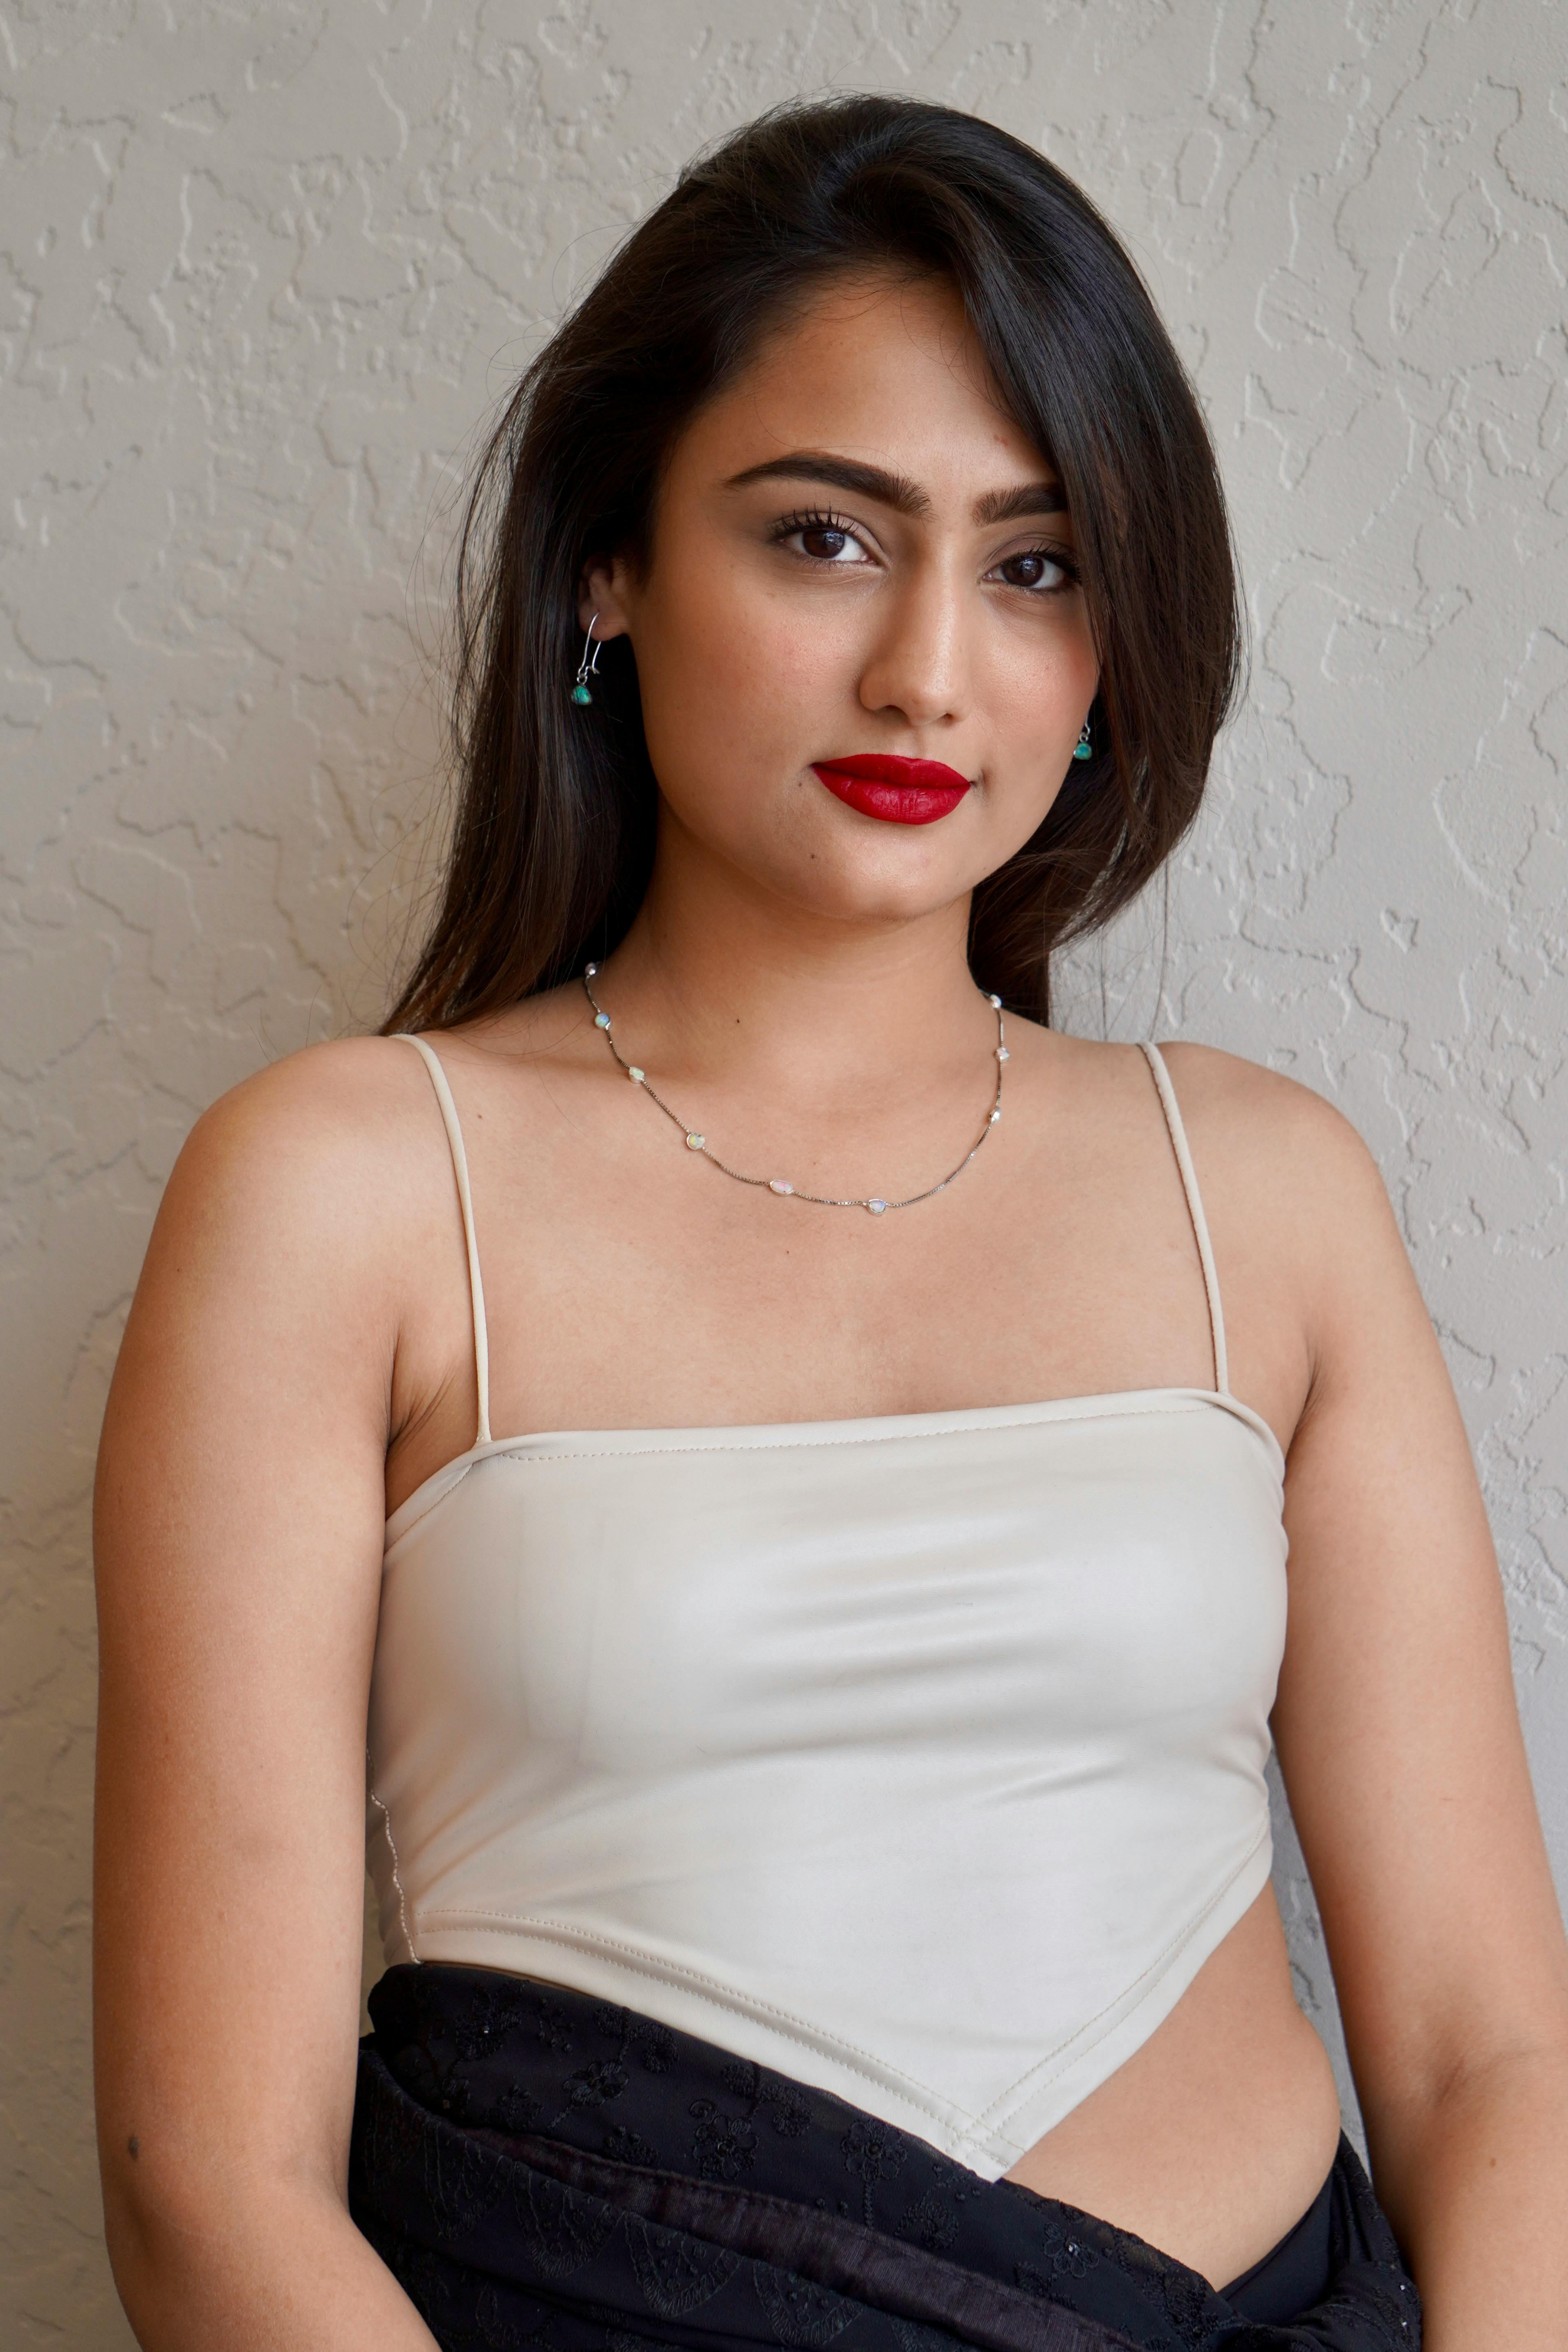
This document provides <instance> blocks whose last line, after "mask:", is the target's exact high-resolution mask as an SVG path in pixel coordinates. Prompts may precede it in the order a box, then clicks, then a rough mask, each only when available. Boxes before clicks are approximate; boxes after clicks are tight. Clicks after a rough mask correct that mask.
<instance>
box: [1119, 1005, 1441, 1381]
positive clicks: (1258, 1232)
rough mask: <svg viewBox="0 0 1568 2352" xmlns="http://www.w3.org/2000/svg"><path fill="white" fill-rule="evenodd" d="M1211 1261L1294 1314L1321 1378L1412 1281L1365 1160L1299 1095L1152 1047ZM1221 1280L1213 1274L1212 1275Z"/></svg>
mask: <svg viewBox="0 0 1568 2352" xmlns="http://www.w3.org/2000/svg"><path fill="white" fill-rule="evenodd" d="M1161 1050H1162V1053H1163V1058H1164V1061H1165V1065H1166V1067H1167V1069H1168V1070H1169V1072H1170V1076H1171V1083H1172V1086H1173V1088H1174V1090H1175V1094H1176V1097H1177V1100H1178V1102H1179V1104H1180V1107H1181V1112H1182V1118H1183V1123H1184V1127H1185V1129H1186V1131H1187V1137H1188V1140H1189V1142H1190V1144H1191V1146H1192V1152H1193V1159H1194V1165H1195V1167H1196V1169H1197V1171H1198V1179H1199V1182H1200V1184H1201V1185H1202V1188H1203V1194H1204V1201H1205V1207H1206V1209H1207V1212H1208V1216H1209V1222H1210V1224H1211V1227H1212V1228H1213V1229H1214V1234H1215V1249H1216V1251H1217V1252H1218V1253H1219V1254H1220V1255H1221V1257H1222V1261H1223V1258H1224V1256H1225V1255H1226V1254H1227V1253H1228V1255H1230V1256H1231V1258H1232V1260H1233V1261H1240V1263H1241V1264H1242V1265H1243V1266H1244V1267H1245V1268H1246V1270H1247V1277H1246V1278H1247V1279H1248V1280H1249V1281H1250V1282H1251V1283H1252V1284H1253V1286H1254V1287H1255V1289H1256V1290H1257V1292H1258V1295H1259V1296H1268V1297H1272V1298H1273V1299H1274V1300H1275V1301H1276V1302H1277V1303H1278V1304H1279V1305H1280V1306H1286V1305H1293V1307H1294V1308H1295V1310H1296V1314H1297V1317H1298V1318H1299V1328H1300V1330H1301V1332H1302V1334H1303V1337H1304V1339H1305V1340H1306V1343H1307V1347H1308V1351H1309V1355H1310V1359H1311V1360H1313V1361H1314V1362H1315V1363H1316V1364H1318V1365H1319V1366H1320V1367H1321V1364H1322V1362H1323V1361H1324V1360H1325V1358H1326V1357H1327V1356H1329V1355H1331V1354H1334V1353H1337V1352H1338V1351H1339V1350H1340V1349H1342V1346H1343V1344H1344V1343H1345V1341H1346V1340H1347V1339H1350V1338H1352V1336H1353V1334H1354V1332H1355V1329H1356V1328H1357V1327H1358V1326H1359V1325H1361V1324H1363V1323H1364V1321H1365V1320H1366V1319H1367V1318H1369V1317H1373V1316H1375V1315H1377V1314H1379V1313H1381V1312H1384V1311H1385V1310H1386V1309H1387V1308H1388V1307H1390V1305H1391V1304H1392V1303H1393V1302H1394V1300H1395V1298H1398V1299H1399V1300H1400V1301H1402V1302H1403V1304H1404V1306H1405V1307H1407V1308H1409V1307H1414V1308H1415V1309H1416V1310H1417V1311H1419V1300H1418V1297H1417V1295H1416V1293H1415V1277H1414V1275H1413V1273H1412V1271H1411V1267H1410V1262H1409V1259H1408V1257H1407V1255H1406V1254H1405V1244H1404V1241H1403V1238H1402V1236H1401V1234H1400V1232H1399V1228H1398V1225H1397V1223H1396V1221H1395V1218H1394V1210H1393V1207H1392V1204H1391V1202H1390V1201H1389V1197H1388V1193H1387V1192H1386V1190H1385V1188H1384V1182H1383V1178H1382V1175H1381V1173H1380V1172H1379V1170H1378V1166H1377V1162H1376V1160H1374V1159H1373V1155H1372V1153H1371V1151H1370V1150H1368V1148H1367V1146H1366V1144H1365V1143H1364V1142H1363V1139H1362V1137H1361V1136H1360V1134H1359V1133H1358V1132H1357V1130H1356V1129H1355V1128H1354V1127H1353V1126H1352V1123H1351V1121H1350V1120H1349V1119H1348V1118H1346V1117H1345V1116H1344V1114H1343V1113H1342V1111H1340V1110H1338V1109H1337V1108H1335V1106H1334V1105H1333V1104H1332V1103H1331V1102H1329V1101H1328V1100H1327V1099H1326V1098H1325V1097H1323V1096H1321V1095H1320V1094H1317V1093H1315V1092H1314V1091H1313V1089H1312V1088H1311V1087H1306V1086H1302V1085H1301V1084H1300V1082H1299V1081H1298V1080H1296V1079H1294V1078H1289V1077H1286V1076H1283V1075H1282V1074H1281V1073H1280V1072H1279V1071H1277V1070H1270V1069H1268V1068H1265V1067H1264V1066H1262V1065H1260V1064H1258V1063H1257V1062H1249V1061H1247V1060H1244V1059H1243V1058H1242V1056H1241V1055H1237V1054H1226V1053H1222V1052H1220V1051H1219V1050H1218V1049H1217V1048H1215V1047H1214V1046H1211V1045H1189V1044H1185V1043H1183V1044H1173V1045H1165V1046H1163V1047H1162V1049H1161ZM1222 1270H1223V1267H1222Z"/></svg>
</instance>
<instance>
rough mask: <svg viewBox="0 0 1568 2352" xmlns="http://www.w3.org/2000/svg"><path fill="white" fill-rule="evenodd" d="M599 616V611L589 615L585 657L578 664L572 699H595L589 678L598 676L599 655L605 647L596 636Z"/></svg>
mask: <svg viewBox="0 0 1568 2352" xmlns="http://www.w3.org/2000/svg"><path fill="white" fill-rule="evenodd" d="M598 618H599V615H598V614H597V613H594V614H590V616H589V620H588V634H587V636H586V638H585V639H584V645H583V658H582V660H581V661H580V662H579V663H578V665H577V680H576V684H575V685H574V687H573V688H572V699H573V701H574V702H592V701H593V699H594V689H593V688H592V687H591V686H590V685H589V683H588V680H589V679H590V678H591V677H598V675H599V656H600V654H601V652H602V651H603V649H604V641H603V639H602V638H598V637H595V635H594V629H595V625H596V623H597V621H598ZM590 651H591V652H592V654H593V656H594V658H593V660H592V661H590V660H589V658H588V656H589V653H590Z"/></svg>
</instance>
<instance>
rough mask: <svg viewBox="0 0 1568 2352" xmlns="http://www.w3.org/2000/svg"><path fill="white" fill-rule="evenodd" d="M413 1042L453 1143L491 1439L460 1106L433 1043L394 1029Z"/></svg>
mask: <svg viewBox="0 0 1568 2352" xmlns="http://www.w3.org/2000/svg"><path fill="white" fill-rule="evenodd" d="M394 1034H395V1035H396V1036H397V1037H399V1038H401V1039H402V1040H403V1041H404V1042H405V1044H406V1045H412V1046H413V1047H414V1048H415V1049H416V1052H417V1053H418V1055H419V1056H420V1059H421V1060H422V1061H423V1062H424V1065H425V1066H426V1069H427V1070H428V1071H429V1073H430V1083H431V1085H432V1086H433V1087H435V1089H436V1100H437V1102H438V1103H439V1105H440V1106H441V1123H442V1125H443V1126H444V1127H445V1128H446V1130H447V1143H448V1144H449V1145H450V1146H451V1151H452V1173H453V1175H454V1176H455V1177H456V1178H457V1180H458V1206H459V1208H460V1209H461V1210H462V1213H463V1238H464V1240H465V1241H466V1242H467V1244H468V1296H469V1298H470V1299H471V1301H472V1302H473V1309H474V1373H475V1377H476V1380H477V1381H478V1384H479V1434H478V1435H477V1436H476V1438H475V1439H474V1444H476V1445H488V1444H489V1442H490V1344H489V1334H488V1332H487V1331H486V1328H485V1286H484V1284H483V1283H482V1282H481V1281H480V1279H479V1243H478V1242H477V1241H476V1240H475V1238H474V1198H473V1194H472V1193H471V1192H470V1191H469V1190H468V1153H467V1152H466V1151H465V1150H464V1149H463V1130H462V1128H461V1126H460V1124H459V1123H458V1106H457V1104H456V1103H455V1102H454V1101H453V1100H452V1089H451V1087H449V1086H448V1085H447V1073H446V1071H445V1070H444V1069H443V1068H442V1067H441V1057H440V1055H438V1054H437V1051H436V1048H435V1047H434V1045H428V1044H426V1040H425V1039H424V1038H423V1037H416V1035H415V1034H414V1032H413V1030H412V1029H399V1030H397V1031H395V1033H394Z"/></svg>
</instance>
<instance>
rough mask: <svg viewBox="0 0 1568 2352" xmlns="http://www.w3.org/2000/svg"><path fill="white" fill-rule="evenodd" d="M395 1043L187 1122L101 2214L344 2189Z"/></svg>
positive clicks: (106, 1680) (127, 1566)
mask: <svg viewBox="0 0 1568 2352" xmlns="http://www.w3.org/2000/svg"><path fill="white" fill-rule="evenodd" d="M389 1051H390V1049H388V1048H384V1047H382V1046H380V1045H374V1044H368V1043H362V1044H360V1045H350V1046H342V1047H331V1048H323V1049H317V1051H316V1053H314V1054H312V1055H301V1056H297V1057H295V1059H294V1060H293V1061H292V1062H291V1063H289V1064H285V1065H282V1066H279V1068H278V1069H276V1070H273V1071H269V1072H268V1073H265V1074H264V1075H263V1076H262V1077H260V1078H258V1079H257V1080H253V1081H251V1083H250V1084H249V1085H248V1086H247V1087H241V1088H239V1089H238V1090H237V1092H236V1094H234V1095H233V1096H231V1097H226V1099H225V1101H224V1102H223V1103H221V1104H220V1105H218V1106H217V1107H216V1109H215V1110H214V1111H212V1112H209V1113H208V1114H207V1116H206V1117H205V1118H204V1119H203V1120H202V1121H201V1122H200V1123H199V1125H198V1127H197V1129H195V1133H194V1134H193V1136H192V1138H191V1140H190V1141H189V1143H188V1144H187V1146H186V1148H185V1150H184V1153H183V1154H182V1156H181V1159H180V1161H179V1164H178V1166H177V1168H176V1170H175V1171H174V1176H173V1178H172V1179H171V1181H170V1184H169V1188H168V1192H167V1194H166V1197H165V1200H164V1202H163V1208H162V1210H161V1212H160V1214H159V1217H158V1221H157V1224H156V1227H155V1229H154V1233H153V1240H152V1244H151V1246H150V1249H149V1252H148V1255H147V1262H146V1265H145V1268H144V1271H143V1274H142V1282H141V1285H140V1286H139V1288H138V1291H137V1295H136V1298H135V1302H134V1305H133V1307H132V1313H131V1318H130V1321H129V1324H128V1327H127V1329H126V1334H125V1339H124V1343H123V1346H122V1349H121V1357H120V1361H119V1365H118V1368H117V1370H116V1373H115V1378H114V1382H113V1387H112V1390H111V1393H110V1402H109V1410H108V1413H107V1416H106V1421H105V1426H104V1433H103V1440H102V1446H101V1451H100V1464H99V1478H98V1487H97V1496H96V1504H95V1548H96V1552H97V1559H98V1576H99V1610H100V1733H99V1762H98V1796H97V1822H96V1857H95V1862H96V1869H95V1877H96V1893H95V1944H96V1948H95V1979H96V1983H95V1997H96V2014H97V2042H98V2072H99V2096H100V2137H101V2141H102V2148H103V2157H104V2172H105V2188H106V2198H107V2201H108V2204H109V2207H110V2215H111V2219H112V2217H113V2213H114V2209H115V2206H116V2201H117V2197H118V2196H119V2193H120V2192H121V2190H122V2189H123V2190H124V2191H126V2192H127V2193H130V2192H132V2190H133V2192H134V2197H135V2199H136V2200H137V2201H138V2202H142V2201H143V2200H148V2199H151V2200H152V2202H153V2205H154V2206H156V2207H163V2208H166V2209H168V2210H171V2211H172V2212H174V2213H176V2214H178V2213H180V2212H182V2211H185V2210H188V2207H189V2200H190V2199H191V2198H192V2196H193V2195H197V2196H199V2193H200V2191H201V2188H202V2184H203V2182H204V2180H205V2179H211V2178H215V2177H216V2173H217V2171H218V2169H219V2168H220V2167H221V2166H222V2165H223V2164H225V2163H227V2164H229V2165H230V2166H232V2165H234V2164H235V2163H236V2162H239V2163H241V2164H242V2166H243V2168H258V2167H263V2168H264V2167H278V2168H285V2169H289V2170H292V2171H293V2172H295V2173H296V2174H298V2173H299V2172H300V2171H301V2170H303V2171H306V2172H310V2173H313V2174H316V2175H317V2176H318V2177H324V2176H326V2175H329V2174H330V2175H331V2176H332V2177H334V2178H341V2172H342V2161H343V2156H344V2152H345V2150H346V2144H347V2132H348V2119H349V2114H350V2110H351V2105H352V2099H353V2048H354V2036H355V2033H356V2032H357V2021H358V1987H359V1972H360V1934H361V1920H362V1916H363V1805H364V1760H363V1759H364V1724H365V1709H366V1698H367V1691H368V1683H369V1675H370V1665H371V1657H372V1652H373V1648H374V1634H375V1622H376V1609H377V1601H378V1594H379V1578H380V1565H381V1549H382V1525H383V1515H384V1507H383V1467H384V1453H385V1445H386V1438H387V1427H388V1416H389V1400H390V1396H391V1391H392V1374H393V1367H394V1363H395V1355H396V1347H397V1336H398V1322H397V1318H398V1300H397V1295H396V1287H395V1282H394V1280H393V1279H392V1276H391V1271H390V1269H391V1266H392V1264H393V1259H392V1254H391V1252H390V1251H389V1247H388V1242H389V1237H390V1236H392V1235H395V1233H396V1229H397V1223H398V1214H399V1203H398V1200H397V1198H396V1188H397V1181H398V1177H399V1174H400V1173H402V1174H403V1175H404V1176H406V1171H400V1168H399V1160H398V1146H397V1142H396V1138H395V1130H394V1126H393V1122H392V1121H391V1119H390V1118H389V1117H387V1116H385V1114H387V1113H388V1112H389V1111H390V1109H391V1108H392V1105H391V1102H390V1101H389V1097H395V1098H396V1100H398V1101H403V1100H405V1096H404V1095H403V1093H402V1090H401V1087H400V1085H399V1081H401V1079H402V1076H403V1073H402V1071H401V1069H400V1068H399V1069H398V1070H397V1071H396V1072H395V1073H394V1072H393V1071H392V1069H391V1067H390V1066H389V1064H388V1063H387V1061H386V1058H385V1056H386V1054H387V1053H388V1052H389ZM132 2144H133V2145H132ZM241 2151H243V2156H241V2154H240V2152H241ZM132 2166H133V2168H134V2169H133V2170H128V2169H127V2168H128V2167H132Z"/></svg>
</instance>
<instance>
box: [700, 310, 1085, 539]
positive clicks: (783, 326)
mask: <svg viewBox="0 0 1568 2352" xmlns="http://www.w3.org/2000/svg"><path fill="white" fill-rule="evenodd" d="M801 448H807V449H831V450H834V451H835V452H837V453H838V454H840V455H843V456H846V457H853V458H855V459H857V460H858V461H861V462H863V463H867V464H870V465H875V466H879V467H882V468H883V469H884V470H885V471H888V472H890V473H898V474H901V475H904V476H905V477H907V478H910V479H911V480H914V481H918V482H919V483H920V484H921V487H922V488H925V489H926V490H927V491H928V492H929V493H930V494H931V499H932V500H933V503H934V504H935V505H936V506H937V507H938V508H939V509H940V508H942V506H944V505H946V504H947V503H948V502H949V501H952V503H953V504H955V505H963V506H965V507H967V506H968V505H970V504H971V503H972V501H973V498H974V497H975V495H976V493H977V492H980V491H984V490H994V489H995V488H998V487H1005V485H1006V484H1008V483H1010V482H1013V481H1026V480H1035V479H1037V478H1039V476H1040V474H1041V471H1042V469H1044V470H1046V471H1048V470H1049V468H1048V466H1047V462H1046V460H1045V459H1044V458H1043V457H1042V456H1041V454H1040V452H1039V451H1038V450H1037V449H1036V447H1035V446H1034V445H1033V444H1032V443H1031V442H1030V440H1029V439H1028V438H1027V436H1026V435H1025V434H1024V432H1023V431H1022V430H1021V429H1020V427H1019V426H1018V425H1016V424H1015V422H1014V421H1013V419H1012V418H1011V417H1010V416H1009V415H1007V413H1006V411H1005V408H1004V407H1003V406H1002V404H1001V402H1000V400H999V398H998V396H997V394H996V390H995V386H994V383H993V381H992V378H991V374H990V371H989V369H988V368H987V366H986V364H985V360H984V353H983V352H982V351H981V349H980V346H979V344H978V342H977V341H976V340H975V337H974V334H973V331H972V329H971V328H970V325H969V322H968V320H967V319H966V318H965V316H964V312H963V302H962V299H960V297H959V295H958V292H957V290H956V289H954V288H953V287H952V286H951V285H950V284H949V283H948V282H947V281H946V280H945V279H942V278H915V279H911V278H890V277H887V276H876V277H868V276H856V277H845V278H835V279H833V280H831V281H830V282H829V283H828V284H827V285H826V286H824V287H822V288H820V289H817V290H816V291H815V292H814V293H813V294H811V295H810V296H809V297H808V298H807V299H805V300H804V301H803V302H801V303H799V304H797V305H795V307H794V308H793V309H792V310H791V312H790V314H789V316H788V317H787V318H785V319H784V320H781V321H780V322H779V324H778V325H777V326H775V327H774V328H773V330H772V331H770V332H768V333H767V334H766V335H765V336H764V338H763V341H762V342H761V344H760V345H759V347H758V349H757V351H756V352H755V353H754V355H753V356H752V359H751V360H750V361H749V362H748V363H747V364H746V365H745V366H744V367H743V368H742V370H741V371H740V372H739V373H737V374H736V375H735V376H734V377H733V378H732V379H731V382H730V383H727V384H726V385H724V386H723V388H722V389H721V391H720V392H719V393H717V394H715V395H714V397H713V398H712V399H711V400H710V402H709V403H707V404H706V405H705V406H704V407H703V408H702V409H701V410H700V412H699V414H698V415H697V416H696V417H695V419H694V420H693V422H692V424H691V425H690V426H689V429H688V431H687V432H686V434H685V435H684V436H682V439H681V442H680V444H679V446H678V448H677V449H676V450H675V451H674V452H673V453H672V460H671V466H670V480H671V487H673V486H674V481H675V479H676V478H679V477H682V476H684V477H685V478H686V481H687V483H688V485H689V487H690V488H697V487H698V486H699V484H700V483H702V482H705V481H711V480H713V479H715V478H718V479H723V480H728V479H730V478H731V477H732V476H734V475H735V474H738V473H742V472H745V471H747V470H749V469H750V468H752V467H755V466H757V465H761V464H765V463H766V462H767V461H768V460H769V459H770V458H772V457H778V456H780V455H782V454H783V453H784V452H785V451H787V450H791V449H801Z"/></svg>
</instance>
